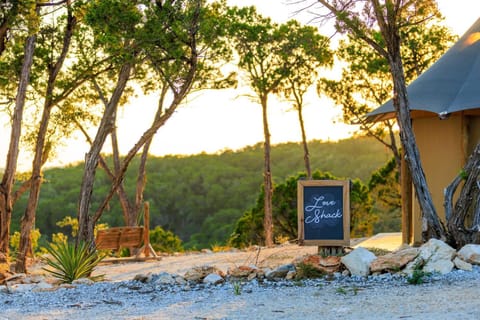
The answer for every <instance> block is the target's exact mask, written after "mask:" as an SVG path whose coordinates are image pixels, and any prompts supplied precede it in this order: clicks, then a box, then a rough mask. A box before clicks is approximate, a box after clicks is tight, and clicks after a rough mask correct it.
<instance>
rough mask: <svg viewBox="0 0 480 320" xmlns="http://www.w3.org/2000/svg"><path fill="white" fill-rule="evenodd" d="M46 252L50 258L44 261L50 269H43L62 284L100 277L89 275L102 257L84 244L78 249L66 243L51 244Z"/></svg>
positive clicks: (47, 257)
mask: <svg viewBox="0 0 480 320" xmlns="http://www.w3.org/2000/svg"><path fill="white" fill-rule="evenodd" d="M47 251H48V253H49V254H50V256H46V257H45V258H44V261H45V262H46V264H47V265H48V266H49V267H50V268H43V269H44V270H45V271H47V272H48V273H50V274H52V275H53V276H54V277H55V278H57V279H60V280H61V281H62V282H63V283H72V282H73V281H74V280H77V279H80V278H85V277H88V278H90V279H92V280H97V279H100V278H101V277H102V276H95V277H92V276H91V274H92V272H93V270H94V269H95V267H96V266H97V265H98V263H99V262H100V261H101V260H102V259H103V256H101V255H99V254H98V253H97V252H96V250H91V249H90V248H89V246H88V245H87V244H86V243H81V244H80V245H79V246H78V247H77V246H75V245H74V244H70V243H68V242H62V243H59V244H52V245H49V246H48V247H47Z"/></svg>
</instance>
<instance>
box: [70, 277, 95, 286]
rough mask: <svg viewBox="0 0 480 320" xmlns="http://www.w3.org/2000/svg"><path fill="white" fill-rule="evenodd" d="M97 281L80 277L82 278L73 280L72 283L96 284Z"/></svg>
mask: <svg viewBox="0 0 480 320" xmlns="http://www.w3.org/2000/svg"><path fill="white" fill-rule="evenodd" d="M94 283H95V281H93V280H92V279H88V278H80V279H77V280H73V282H72V284H87V285H92V284H94Z"/></svg>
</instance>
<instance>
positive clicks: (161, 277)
mask: <svg viewBox="0 0 480 320" xmlns="http://www.w3.org/2000/svg"><path fill="white" fill-rule="evenodd" d="M155 283H157V284H165V285H173V284H175V283H176V280H175V277H174V276H172V275H171V274H170V273H168V272H161V273H159V274H158V275H157V276H156V279H155Z"/></svg>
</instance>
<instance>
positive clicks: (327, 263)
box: [296, 254, 341, 273]
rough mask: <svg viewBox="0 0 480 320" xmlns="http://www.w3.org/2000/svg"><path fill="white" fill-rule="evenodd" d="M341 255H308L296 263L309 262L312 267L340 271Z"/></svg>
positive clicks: (326, 270)
mask: <svg viewBox="0 0 480 320" xmlns="http://www.w3.org/2000/svg"><path fill="white" fill-rule="evenodd" d="M340 259H341V258H340V257H337V256H328V257H322V256H320V255H316V254H314V255H308V256H306V257H303V258H302V259H300V260H297V261H296V264H297V265H298V264H300V263H303V264H308V265H311V266H312V267H314V268H316V269H317V270H319V271H321V272H325V273H335V272H339V271H340V268H341V262H340Z"/></svg>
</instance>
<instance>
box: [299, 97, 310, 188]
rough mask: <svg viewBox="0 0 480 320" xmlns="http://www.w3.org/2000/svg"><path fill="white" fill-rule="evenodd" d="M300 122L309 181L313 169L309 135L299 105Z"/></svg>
mask: <svg viewBox="0 0 480 320" xmlns="http://www.w3.org/2000/svg"><path fill="white" fill-rule="evenodd" d="M297 110H298V121H299V122H300V130H301V131H302V144H303V160H304V162H305V170H306V172H307V178H308V180H312V169H311V168H310V152H309V151H308V142H307V134H306V133H305V123H304V122H303V114H302V106H301V104H298V105H297Z"/></svg>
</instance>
